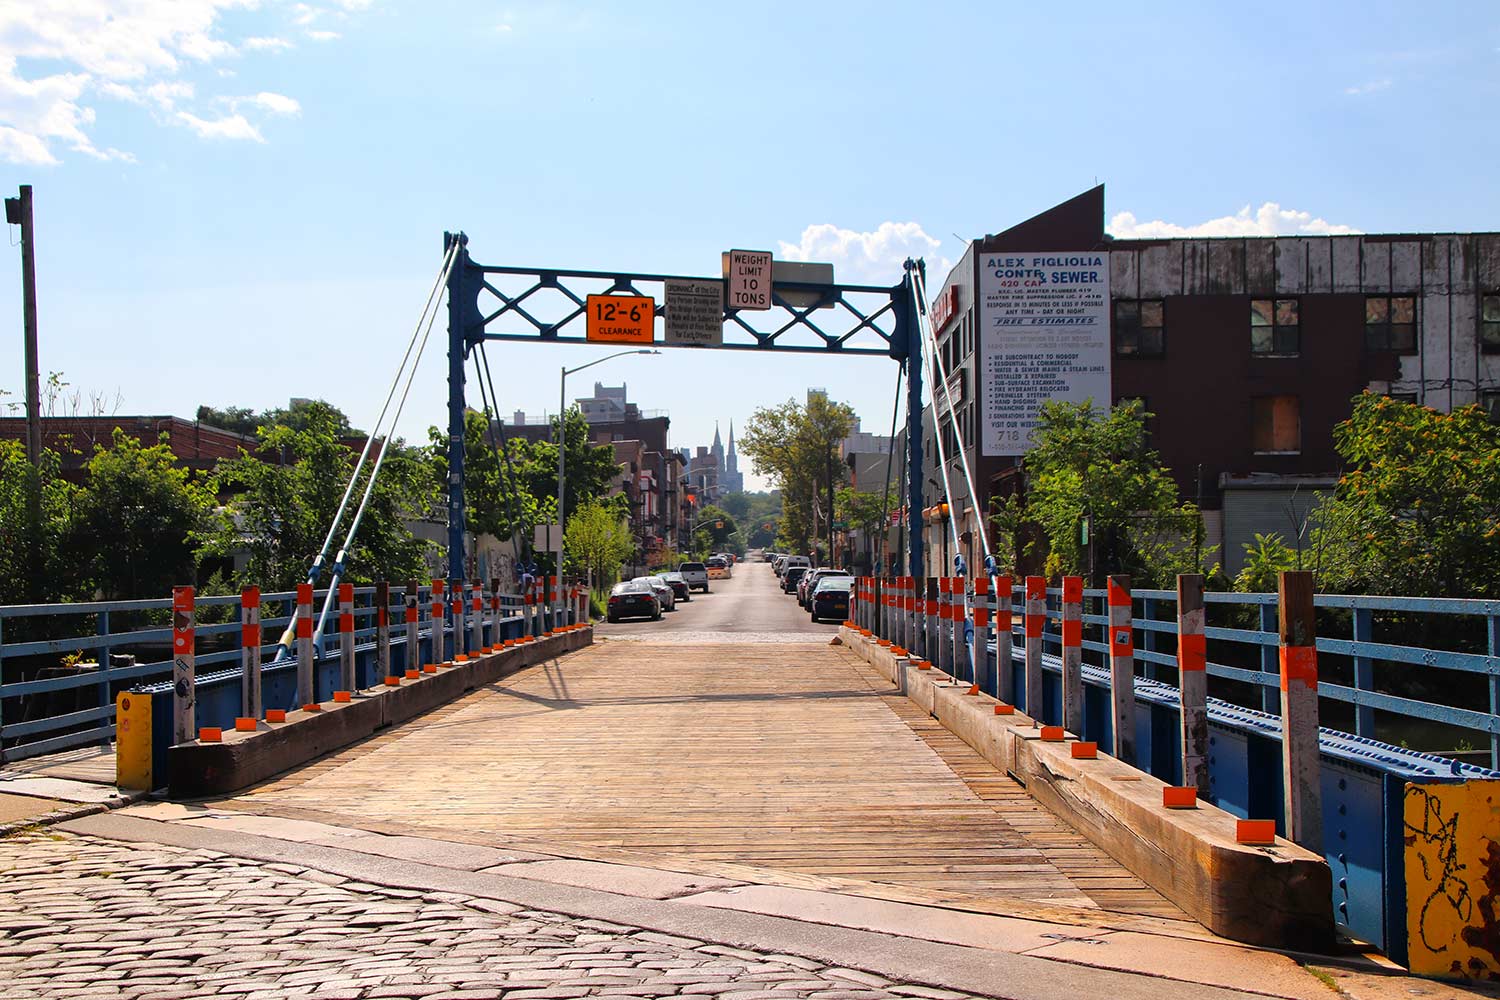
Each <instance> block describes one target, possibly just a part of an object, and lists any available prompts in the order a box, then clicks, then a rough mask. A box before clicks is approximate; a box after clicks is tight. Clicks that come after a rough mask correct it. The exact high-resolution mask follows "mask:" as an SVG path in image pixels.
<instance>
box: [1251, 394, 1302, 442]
mask: <svg viewBox="0 0 1500 1000" xmlns="http://www.w3.org/2000/svg"><path fill="white" fill-rule="evenodd" d="M1251 419H1252V421H1253V425H1254V426H1253V429H1252V432H1251V439H1252V442H1253V444H1254V446H1255V453H1256V454H1257V455H1295V454H1297V453H1298V452H1300V451H1301V450H1302V415H1301V405H1300V402H1299V400H1298V399H1297V397H1296V396H1256V397H1255V398H1254V399H1253V400H1252V401H1251Z"/></svg>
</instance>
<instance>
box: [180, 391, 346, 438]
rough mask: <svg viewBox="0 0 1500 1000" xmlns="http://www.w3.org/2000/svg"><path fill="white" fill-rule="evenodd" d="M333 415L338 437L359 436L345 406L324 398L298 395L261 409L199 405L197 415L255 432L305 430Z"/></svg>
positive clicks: (209, 421)
mask: <svg viewBox="0 0 1500 1000" xmlns="http://www.w3.org/2000/svg"><path fill="white" fill-rule="evenodd" d="M330 417H331V418H332V420H333V428H334V434H335V435H337V436H338V437H359V436H360V432H359V431H357V430H355V429H354V427H353V426H352V425H351V424H350V423H349V418H348V417H347V416H346V415H345V414H344V411H343V410H341V409H339V408H338V407H337V406H334V405H333V404H332V403H330V402H327V401H326V400H322V399H297V400H293V401H292V403H291V405H290V406H286V407H277V408H274V409H269V410H261V411H260V412H256V411H255V410H254V409H251V408H250V407H248V406H226V407H224V408H223V409H217V408H215V407H212V406H200V407H198V413H197V419H198V420H199V421H201V422H202V423H205V424H209V425H210V426H213V427H218V428H221V429H223V430H226V431H234V432H235V433H236V434H254V433H255V432H256V431H258V430H260V429H261V428H262V427H290V428H292V429H293V430H298V431H305V430H309V429H311V428H312V427H313V426H314V425H316V426H318V427H323V426H326V425H327V423H328V421H329V419H330Z"/></svg>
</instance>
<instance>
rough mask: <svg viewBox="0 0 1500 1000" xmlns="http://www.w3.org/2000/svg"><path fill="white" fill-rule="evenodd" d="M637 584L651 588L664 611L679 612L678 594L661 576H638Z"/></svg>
mask: <svg viewBox="0 0 1500 1000" xmlns="http://www.w3.org/2000/svg"><path fill="white" fill-rule="evenodd" d="M635 582H638V583H645V584H649V585H650V586H651V589H652V590H653V591H655V592H656V599H657V601H658V602H660V604H661V609H662V610H663V611H676V610H677V592H676V591H674V590H673V589H672V585H671V584H670V583H668V582H667V581H665V580H663V579H662V578H661V577H659V576H638V577H636V578H635Z"/></svg>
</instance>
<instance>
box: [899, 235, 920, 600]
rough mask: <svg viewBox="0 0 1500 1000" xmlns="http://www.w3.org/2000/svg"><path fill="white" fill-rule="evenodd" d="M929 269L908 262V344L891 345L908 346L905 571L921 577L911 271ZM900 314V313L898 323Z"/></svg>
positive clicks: (916, 324) (916, 326)
mask: <svg viewBox="0 0 1500 1000" xmlns="http://www.w3.org/2000/svg"><path fill="white" fill-rule="evenodd" d="M919 267H920V268H922V270H923V272H924V274H925V272H926V268H925V267H924V266H923V264H922V262H921V261H914V260H911V259H910V258H908V259H907V261H906V277H905V278H904V279H903V280H902V282H901V288H902V291H903V293H904V298H905V301H904V302H903V303H902V304H901V309H902V310H903V311H904V312H905V314H906V315H905V324H904V326H905V332H906V343H905V344H904V345H898V344H896V343H894V340H895V339H896V338H894V337H893V338H892V340H893V343H892V345H891V346H892V348H896V347H898V346H904V347H905V348H906V455H907V468H906V538H907V567H906V572H907V573H908V574H910V575H911V576H914V577H916V578H917V579H921V578H923V577H925V576H926V575H927V567H926V565H925V564H924V562H923V559H922V485H923V484H922V333H921V326H920V319H919V317H918V315H917V309H918V304H917V294H916V289H915V287H914V283H913V281H912V271H914V270H915V269H917V268H919ZM900 319H901V317H899V316H898V324H899V323H900Z"/></svg>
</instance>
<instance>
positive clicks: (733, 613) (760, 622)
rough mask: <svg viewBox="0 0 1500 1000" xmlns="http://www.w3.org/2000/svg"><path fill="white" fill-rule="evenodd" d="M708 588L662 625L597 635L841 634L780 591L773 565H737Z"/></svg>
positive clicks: (601, 630)
mask: <svg viewBox="0 0 1500 1000" xmlns="http://www.w3.org/2000/svg"><path fill="white" fill-rule="evenodd" d="M708 586H709V592H708V593H706V594H704V593H695V594H693V599H692V600H691V601H678V602H677V610H676V611H669V612H667V613H666V614H664V615H662V619H661V621H659V622H653V621H644V620H640V621H638V620H635V619H631V620H630V621H623V622H617V623H615V624H613V625H611V624H609V623H608V622H601V623H600V624H598V625H597V626H596V634H597V635H600V636H610V637H613V638H622V639H623V638H652V639H655V638H658V637H664V636H672V637H673V638H674V639H687V638H688V637H689V636H690V635H696V634H698V633H705V632H732V633H738V634H747V633H768V634H777V635H787V634H794V635H809V636H831V635H833V634H834V633H835V632H837V631H838V625H837V624H833V623H818V624H816V625H815V624H813V621H812V618H811V617H809V616H808V613H807V612H806V611H804V610H803V609H802V607H801V606H800V605H798V603H797V598H796V597H795V596H794V595H792V594H783V593H782V592H781V588H780V587H779V586H778V584H777V580H776V574H775V573H773V572H771V564H770V563H765V562H742V563H738V564H736V565H735V567H734V576H733V577H731V578H730V579H728V580H711V581H709V585H708Z"/></svg>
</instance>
